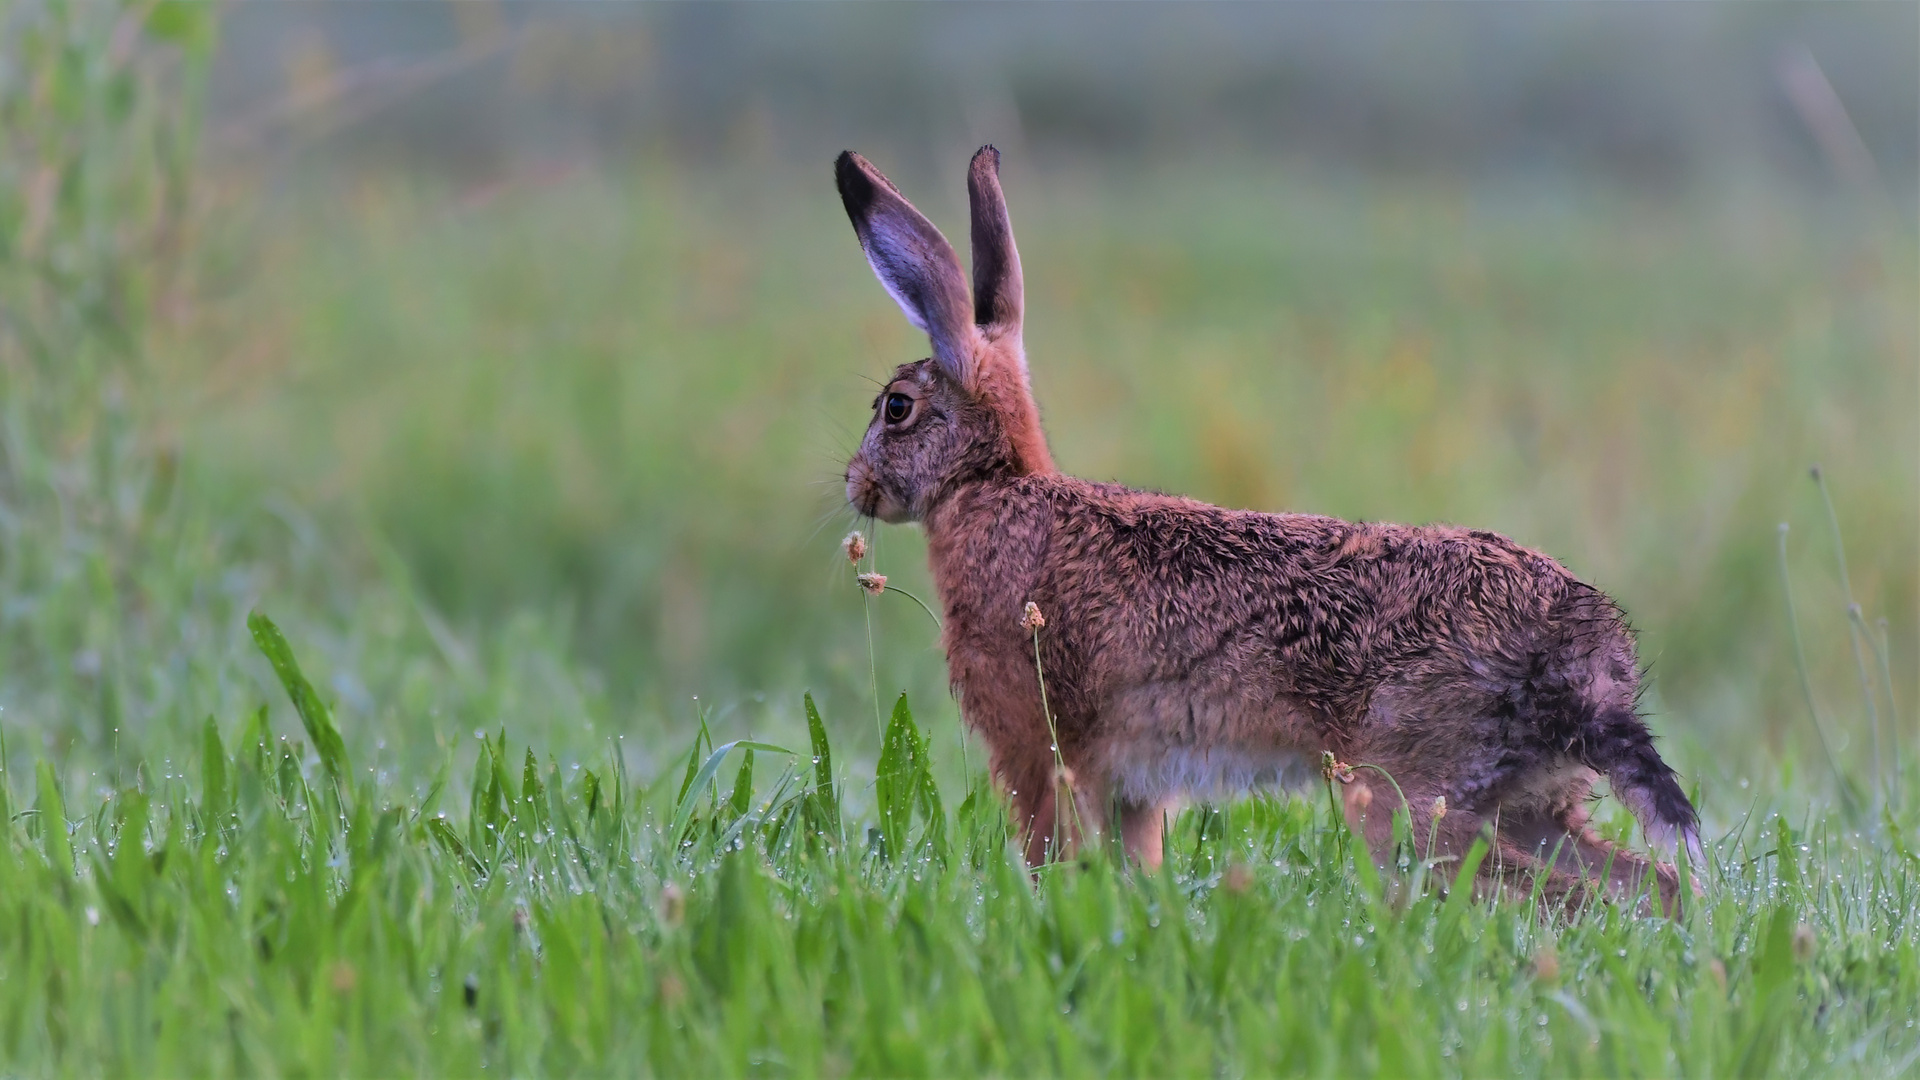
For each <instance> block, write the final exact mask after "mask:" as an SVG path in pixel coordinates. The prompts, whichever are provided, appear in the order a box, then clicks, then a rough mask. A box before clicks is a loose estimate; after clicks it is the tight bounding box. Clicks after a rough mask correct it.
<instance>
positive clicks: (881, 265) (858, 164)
mask: <svg viewBox="0 0 1920 1080" xmlns="http://www.w3.org/2000/svg"><path fill="white" fill-rule="evenodd" d="M833 176H834V179H835V181H837V182H838V183H839V186H840V201H841V202H842V203H844V204H845V205H846V208H847V217H849V218H851V219H852V220H853V231H854V232H855V233H856V234H858V235H859V237H860V247H861V249H862V250H864V251H865V252H866V253H867V262H868V264H870V265H871V266H872V267H873V272H874V274H875V275H877V276H878V277H879V278H880V284H882V285H884V286H886V288H887V292H889V293H891V294H893V299H894V301H895V302H896V303H898V304H899V305H900V310H902V311H904V312H906V313H907V318H908V320H910V321H911V322H912V323H913V325H915V326H917V327H919V328H920V329H922V330H925V331H926V332H927V337H928V338H930V339H931V340H932V341H933V356H934V359H935V360H936V361H938V362H939V364H940V366H941V367H942V368H944V369H946V372H947V374H948V375H950V376H952V377H953V378H954V379H955V380H957V381H958V382H959V383H960V385H962V386H967V385H969V384H970V383H971V382H972V381H973V374H974V372H973V367H974V356H973V352H974V351H973V348H972V341H973V338H974V335H975V333H976V331H975V330H974V328H973V312H972V307H973V305H972V304H970V303H969V302H968V300H967V279H966V278H965V277H964V276H963V275H962V274H961V273H960V258H959V256H957V255H955V254H954V253H953V245H952V244H949V243H947V238H946V237H944V236H942V235H940V230H939V229H936V228H934V227H933V222H931V221H928V220H927V219H926V217H925V216H924V215H922V214H921V213H920V211H918V210H915V209H914V208H913V204H912V203H910V202H908V201H907V200H906V198H905V197H904V196H902V195H901V194H900V192H899V190H898V189H896V188H895V187H894V186H893V185H892V184H891V183H889V182H888V180H887V178H886V177H884V176H882V175H880V170H878V169H876V168H874V167H873V166H872V165H869V164H867V159H865V158H863V157H861V156H860V155H859V154H856V153H854V152H853V151H851V150H848V151H846V152H844V153H842V154H841V155H840V157H839V160H837V161H835V162H834V163H833Z"/></svg>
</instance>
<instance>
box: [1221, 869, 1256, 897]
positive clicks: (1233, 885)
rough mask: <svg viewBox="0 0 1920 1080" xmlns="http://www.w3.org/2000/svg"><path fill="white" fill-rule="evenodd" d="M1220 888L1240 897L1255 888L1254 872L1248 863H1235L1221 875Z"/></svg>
mask: <svg viewBox="0 0 1920 1080" xmlns="http://www.w3.org/2000/svg"><path fill="white" fill-rule="evenodd" d="M1220 887H1221V888H1223V889H1225V890H1227V891H1228V892H1230V893H1233V894H1234V895H1236V896H1238V895H1240V894H1242V893H1244V892H1246V891H1247V890H1248V889H1251V888H1253V870H1252V869H1251V868H1250V867H1248V866H1247V864H1246V863H1239V862H1237V863H1234V864H1233V865H1232V866H1229V867H1227V872H1226V873H1224V874H1222V875H1220Z"/></svg>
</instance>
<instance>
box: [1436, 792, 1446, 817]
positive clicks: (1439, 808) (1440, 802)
mask: <svg viewBox="0 0 1920 1080" xmlns="http://www.w3.org/2000/svg"><path fill="white" fill-rule="evenodd" d="M1446 816H1447V797H1446V796H1445V795H1435V796H1434V797H1433V820H1435V821H1439V820H1441V819H1442V818H1444V817H1446Z"/></svg>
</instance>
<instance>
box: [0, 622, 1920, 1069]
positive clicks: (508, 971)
mask: <svg viewBox="0 0 1920 1080" xmlns="http://www.w3.org/2000/svg"><path fill="white" fill-rule="evenodd" d="M261 622H262V623H264V620H261ZM261 636H262V637H265V638H267V640H268V641H271V640H272V635H270V634H266V633H262V634H261ZM263 647H264V646H263ZM290 656H291V654H289V659H290ZM275 667H276V670H277V671H278V674H279V677H280V679H281V680H282V681H283V682H285V683H286V684H287V686H288V689H289V691H290V692H292V693H295V694H298V693H299V690H298V687H299V685H300V683H301V681H302V680H304V678H305V676H304V675H302V674H301V673H300V671H299V666H298V664H297V663H278V662H277V663H276V664H275ZM313 715H314V720H315V727H314V729H313V730H314V731H316V732H319V733H320V737H321V738H322V739H326V738H327V736H326V734H325V732H326V731H327V725H328V724H330V722H331V721H330V720H329V719H328V717H327V716H326V715H325V714H324V713H321V712H316V713H314V714H313ZM912 724H913V722H912V719H911V715H910V713H908V712H906V711H905V706H904V704H903V705H902V706H901V708H900V709H899V710H896V726H897V727H899V729H900V731H901V732H902V736H901V739H902V745H909V744H915V745H918V746H920V747H921V750H922V751H923V750H924V742H916V741H917V739H918V737H917V735H915V734H914V733H913V731H912ZM903 725H904V726H903ZM816 730H817V732H819V733H820V738H821V739H822V740H824V730H825V728H824V726H819V725H816ZM203 735H204V738H203V740H202V743H201V745H200V747H199V749H198V752H197V753H196V754H195V755H194V756H195V758H196V759H197V760H195V761H194V763H193V765H192V766H191V767H190V768H178V767H176V768H174V769H168V770H164V771H162V770H155V771H152V772H143V773H142V774H141V775H139V776H136V777H133V778H130V779H129V780H127V781H126V782H124V783H122V784H120V785H119V786H117V787H115V788H113V789H112V790H110V791H108V792H107V793H106V794H105V796H104V797H103V798H102V797H92V796H90V797H87V798H85V799H82V798H79V797H78V791H77V789H76V788H74V787H73V786H72V785H71V783H70V782H69V781H68V780H65V779H63V778H62V776H61V774H60V772H59V771H58V770H57V769H55V768H53V767H52V766H51V763H50V762H47V761H44V760H43V761H41V762H39V763H38V765H37V767H36V772H37V774H38V793H37V796H36V795H34V794H33V793H20V792H15V791H13V790H12V789H10V788H9V789H6V794H5V798H6V799H7V800H9V806H11V807H14V808H16V809H14V810H12V812H10V813H9V815H8V816H7V819H6V821H5V824H4V836H0V924H4V925H6V926H7V927H8V928H9V929H8V932H7V933H6V934H5V935H0V973H4V976H5V977H4V978H0V1067H4V1068H5V1069H6V1070H7V1071H8V1072H13V1073H83V1074H84V1073H131V1072H138V1073H143V1074H156V1073H158V1074H195V1075H231V1074H238V1073H266V1072H303V1073H307V1074H349V1075H352V1074H362V1075H364V1074H368V1073H382V1074H391V1073H395V1072H400V1073H469V1074H470V1073H475V1072H479V1071H482V1070H486V1071H496V1070H497V1071H501V1072H505V1073H514V1074H537V1073H573V1072H600V1071H609V1070H617V1071H621V1072H627V1073H639V1074H669V1075H681V1074H690V1073H698V1074H700V1075H759V1074H765V1073H768V1072H778V1073H783V1074H800V1075H818V1074H828V1073H831V1074H844V1075H882V1074H884V1075H902V1074H917V1075H925V1074H940V1075H954V1074H965V1073H1001V1074H1005V1073H1021V1074H1035V1073H1039V1074H1062V1075H1095V1074H1099V1075H1106V1074H1111V1073H1132V1074H1148V1075H1199V1074H1205V1075H1216V1074H1219V1073H1221V1072H1227V1073H1271V1072H1287V1073H1314V1074H1329V1073H1331V1074H1355V1073H1369V1074H1382V1075H1395V1076H1459V1075H1469V1076H1471V1075H1492V1074H1498V1075H1516V1076H1543V1075H1592V1074H1600V1073H1633V1074H1650V1073H1651V1074H1689V1075H1741V1076H1767V1075H1774V1076H1806V1075H1861V1074H1878V1075H1891V1074H1895V1073H1898V1072H1900V1071H1901V1070H1903V1069H1906V1068H1910V1067H1911V1066H1912V1064H1913V1063H1914V1061H1915V1060H1916V1054H1920V1031H1917V1030H1916V1028H1915V1023H1916V1020H1917V1019H1920V1016H1917V1015H1916V1014H1917V1013H1920V1004H1916V1003H1917V1002H1920V933H1917V930H1920V922H1917V921H1916V919H1917V917H1920V867H1917V866H1916V863H1915V861H1914V860H1912V859H1904V860H1902V859H1895V860H1888V859H1886V858H1884V857H1882V854H1881V853H1880V852H1879V851H1878V850H1876V849H1874V848H1872V847H1865V846H1861V843H1860V841H1859V840H1858V839H1857V838H1856V837H1854V836H1853V835H1852V834H1849V833H1847V832H1844V831H1841V830H1838V829H1835V828H1833V827H1831V826H1830V825H1829V824H1827V823H1825V822H1824V821H1821V820H1815V821H1812V822H1809V823H1806V824H1800V825H1794V824H1789V822H1788V820H1787V819H1786V818H1785V817H1784V816H1779V815H1775V816H1773V817H1771V819H1769V820H1768V821H1766V822H1765V823H1764V827H1757V828H1754V829H1749V830H1746V831H1744V832H1743V833H1742V834H1741V835H1739V836H1737V837H1728V838H1723V839H1721V840H1720V841H1718V842H1717V843H1714V844H1712V845H1710V855H1711V861H1712V864H1713V866H1712V868H1711V874H1710V879H1711V885H1710V887H1709V889H1708V893H1707V896H1706V897H1705V899H1704V900H1703V901H1702V902H1701V903H1700V904H1699V905H1697V906H1694V907H1690V908H1689V910H1688V912H1687V914H1686V916H1685V918H1684V921H1674V920H1667V919H1660V918H1642V917H1636V916H1634V915H1633V913H1632V911H1631V909H1630V908H1629V907H1612V906H1608V905H1605V904H1597V903H1596V904H1594V905H1592V906H1590V907H1589V908H1587V909H1586V910H1585V911H1583V912H1580V913H1577V914H1575V915H1572V916H1562V915H1556V914H1552V913H1549V912H1546V911H1543V910H1539V909H1538V908H1537V907H1535V906H1533V905H1532V904H1531V903H1529V902H1528V901H1527V900H1526V899H1525V898H1521V899H1518V900H1509V901H1506V902H1502V903H1486V902H1480V901H1475V900H1473V899H1471V897H1470V893H1471V891H1472V890H1470V889H1467V888H1454V889H1452V890H1451V891H1450V892H1449V893H1448V894H1447V895H1445V896H1444V897H1443V896H1442V895H1441V894H1440V893H1439V892H1438V891H1434V890H1431V889H1421V890H1418V891H1414V892H1412V894H1411V895H1410V896H1408V897H1407V899H1406V901H1405V902H1404V903H1401V902H1398V901H1396V902H1393V903H1389V902H1387V900H1386V899H1385V896H1384V894H1383V893H1382V892H1380V891H1378V890H1375V889H1369V888H1367V887H1366V886H1365V885H1364V883H1363V875H1362V867H1361V865H1360V864H1359V863H1356V862H1355V861H1354V860H1356V859H1358V860H1361V862H1362V863H1364V862H1365V861H1366V855H1365V853H1364V848H1360V847H1359V846H1357V845H1348V844H1345V843H1344V842H1343V838H1344V836H1345V828H1346V827H1345V824H1344V822H1343V821H1341V820H1340V818H1339V815H1338V814H1337V812H1321V811H1318V810H1316V808H1315V803H1314V802H1313V801H1310V800H1309V801H1294V800H1287V799H1274V798H1261V799H1255V800H1251V801H1248V802H1244V803H1239V804H1235V805H1233V806H1230V807H1226V808H1223V810H1222V811H1220V812H1216V813H1210V814H1207V815H1205V818H1206V824H1205V825H1203V824H1202V821H1201V817H1202V815H1199V814H1184V815H1182V816H1181V817H1179V818H1178V819H1176V821H1175V822H1174V824H1173V828H1172V830H1171V831H1170V834H1169V839H1168V851H1169V852H1170V853H1176V852H1177V853H1179V855H1180V857H1170V858H1169V859H1168V860H1167V861H1166V864H1165V866H1164V867H1163V868H1162V870H1161V871H1159V872H1157V873H1153V874H1145V873H1141V872H1139V871H1137V870H1133V869H1130V868H1128V867H1127V866H1126V865H1125V864H1123V863H1121V862H1118V861H1116V860H1114V859H1113V858H1112V857H1111V855H1110V853H1109V852H1107V850H1106V849H1105V848H1103V847H1091V848H1088V849H1086V850H1084V851H1083V852H1082V853H1081V854H1080V857H1079V858H1078V859H1076V860H1074V861H1070V862H1065V863H1056V864H1052V865H1050V866H1048V867H1047V868H1045V869H1044V870H1043V871H1042V872H1041V873H1040V874H1039V875H1038V876H1037V877H1036V876H1034V875H1032V874H1030V873H1029V871H1028V869H1027V867H1026V866H1025V864H1024V863H1023V861H1022V860H1021V857H1020V854H1019V852H1018V850H1017V846H1016V845H1015V844H1014V843H1013V842H1012V841H1013V840H1014V836H1013V834H1012V832H1011V830H1010V829H1009V823H1008V822H1007V821H1006V819H1005V815H1004V813H1003V812H1002V811H1001V810H1000V809H999V804H998V803H997V802H996V801H994V800H980V801H975V800H969V801H968V802H967V803H965V804H963V806H962V807H961V809H960V810H959V812H958V813H956V814H953V815H946V814H944V812H943V813H942V815H941V820H939V821H934V820H931V819H929V818H928V817H926V816H925V814H924V812H922V811H919V810H916V811H915V812H914V814H912V815H911V816H910V817H909V818H906V819H903V824H904V823H906V822H910V825H908V826H907V827H908V828H910V830H911V831H910V832H908V833H906V834H905V835H904V836H903V842H902V844H901V847H900V848H898V849H893V850H890V851H886V852H882V851H879V850H877V849H874V848H872V847H871V846H868V847H865V848H862V847H860V846H858V845H855V846H851V847H849V846H843V845H841V844H840V843H839V842H838V839H837V838H838V836H839V832H840V829H841V828H842V827H843V826H842V823H840V822H839V821H837V820H834V821H829V820H827V818H826V816H824V815H828V814H830V815H832V816H833V817H834V818H836V819H837V818H838V817H839V814H840V813H841V809H840V808H839V807H838V805H837V803H836V802H835V800H834V799H833V798H831V795H832V790H831V788H832V785H831V784H830V783H825V782H823V779H822V777H823V773H822V772H821V771H820V770H819V767H818V766H817V765H809V764H806V763H804V762H803V761H802V760H801V759H794V758H782V757H780V756H779V755H775V756H774V757H773V758H772V759H771V760H776V761H781V760H783V761H785V762H786V765H785V766H783V768H782V769H781V770H780V771H779V773H778V774H777V775H764V774H760V773H751V775H752V776H754V777H755V778H756V779H754V780H753V781H752V782H750V783H749V781H747V780H745V779H743V778H736V780H735V782H734V783H733V784H732V785H731V787H732V789H733V790H732V793H731V794H727V793H726V792H727V788H728V786H729V785H727V784H715V783H712V782H711V781H712V780H713V779H718V777H717V772H718V770H717V768H709V767H708V766H712V765H713V763H714V762H715V761H716V760H717V759H719V758H722V757H725V756H726V752H725V749H724V748H721V749H715V750H714V751H713V752H712V753H709V754H696V755H694V756H695V757H698V758H701V759H702V760H703V762H704V764H703V767H702V769H701V770H700V774H699V775H698V776H696V778H695V780H694V782H692V783H691V784H687V785H683V788H684V790H683V791H682V793H681V794H680V795H679V796H678V797H675V796H674V788H673V787H672V786H671V785H668V786H666V787H665V788H664V790H663V792H662V796H663V797H664V798H668V799H672V800H673V801H672V802H671V803H668V802H662V801H660V799H659V798H654V797H648V796H645V795H644V794H643V793H642V792H641V791H640V790H637V789H636V788H635V787H634V786H633V785H631V784H629V783H628V782H627V781H626V780H625V778H624V773H623V770H621V769H620V768H619V767H618V766H617V764H614V763H609V765H608V766H607V767H605V768H604V769H601V770H596V769H573V770H565V769H563V768H562V767H561V766H560V765H558V764H557V763H556V762H554V761H553V760H551V759H543V758H542V757H540V756H539V755H538V754H537V753H535V752H534V751H533V750H531V749H524V750H521V751H520V752H519V753H518V754H517V755H516V754H515V752H514V751H515V750H516V748H514V747H511V746H509V745H508V744H507V743H506V742H505V740H503V739H496V738H494V737H491V736H489V737H487V738H486V739H484V740H482V741H480V742H479V744H478V757H477V758H476V761H475V767H474V769H473V771H472V779H471V781H469V782H468V783H467V785H466V789H465V790H464V791H463V790H461V789H460V786H459V785H458V784H452V785H449V786H446V787H440V786H436V787H435V788H434V789H433V790H431V791H430V792H428V793H426V794H420V793H417V792H416V791H411V790H409V789H407V788H405V787H403V786H400V785H397V784H395V783H394V782H393V781H392V780H391V779H388V780H381V779H379V778H378V777H376V776H373V775H371V774H369V773H368V772H367V771H366V770H364V769H357V768H354V767H352V766H353V763H352V762H351V761H348V762H346V764H347V766H348V767H347V768H346V769H345V770H344V772H343V780H342V782H341V783H340V784H339V786H338V787H337V788H336V787H335V786H334V785H332V784H331V783H329V782H327V772H326V769H325V767H324V766H323V765H322V763H321V762H320V760H319V759H318V757H316V756H315V755H314V754H313V753H312V752H311V750H310V749H309V748H308V746H306V745H303V744H301V743H296V742H291V741H288V740H284V739H278V738H273V737H271V736H270V735H269V734H268V732H267V729H266V728H265V727H264V726H262V725H260V724H258V723H256V721H255V719H254V718H249V719H248V720H247V721H246V723H245V724H243V725H242V727H241V729H240V730H239V732H238V734H237V735H236V736H228V735H225V734H223V732H222V730H221V728H220V726H219V725H212V726H209V727H208V728H207V729H206V730H205V731H204V732H203ZM736 749H737V744H736ZM767 749H768V750H772V749H775V748H772V747H768V748H767ZM816 750H817V751H818V752H819V753H818V755H817V756H820V757H821V758H822V762H823V763H824V761H825V760H827V759H826V757H825V753H826V751H827V748H826V747H825V746H824V743H821V744H820V745H818V746H817V747H816ZM751 768H752V767H751V766H749V765H748V764H747V763H746V761H745V760H744V757H742V759H741V764H740V765H739V767H738V770H737V771H738V772H740V773H741V774H742V776H743V777H744V776H746V775H749V770H750V769H751ZM13 771H14V770H11V769H10V770H9V771H8V775H11V774H12V772H13ZM603 775H604V776H605V777H607V778H609V779H607V780H602V779H601V778H600V777H601V776H603ZM919 776H920V780H916V781H915V783H919V782H921V781H922V780H925V781H928V782H930V777H927V776H926V775H925V773H924V770H922V771H921V772H920V774H919ZM823 787H824V788H825V790H824V791H823V790H822V788H823ZM823 796H824V797H823ZM916 798H919V796H916ZM29 802H30V803H31V805H28V803H29ZM917 805H920V806H925V805H937V796H935V797H934V799H933V800H932V802H931V803H928V802H925V801H922V802H921V803H919V804H917ZM448 806H460V807H464V810H463V811H462V812H461V813H460V814H458V815H456V814H453V813H450V812H449V811H448V810H447V809H446V808H445V807H448ZM1390 872H1391V871H1390ZM1462 872H1463V873H1470V872H1471V870H1470V868H1468V869H1466V870H1463V871H1462Z"/></svg>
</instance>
